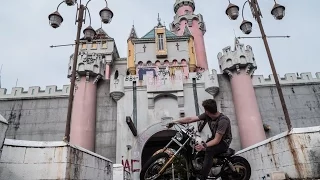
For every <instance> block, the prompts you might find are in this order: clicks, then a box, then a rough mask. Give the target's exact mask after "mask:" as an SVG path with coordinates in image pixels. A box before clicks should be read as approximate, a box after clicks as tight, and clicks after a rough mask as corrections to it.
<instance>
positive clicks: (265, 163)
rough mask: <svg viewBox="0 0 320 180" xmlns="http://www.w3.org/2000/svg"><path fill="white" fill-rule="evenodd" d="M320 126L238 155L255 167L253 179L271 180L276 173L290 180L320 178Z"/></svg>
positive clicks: (298, 129) (305, 129)
mask: <svg viewBox="0 0 320 180" xmlns="http://www.w3.org/2000/svg"><path fill="white" fill-rule="evenodd" d="M319 139H320V126H315V127H309V128H294V129H293V130H292V131H291V132H290V133H288V132H284V133H281V134H279V135H277V136H274V137H272V138H270V139H267V140H265V141H263V142H260V143H258V144H255V145H253V146H251V147H248V148H246V149H243V150H241V151H239V152H237V155H239V156H242V157H244V158H246V159H247V160H248V161H249V163H250V165H251V171H252V175H251V179H252V180H256V179H265V180H271V177H272V175H274V174H273V173H277V174H281V173H282V174H286V175H287V176H288V177H289V178H290V179H319V178H320V141H319Z"/></svg>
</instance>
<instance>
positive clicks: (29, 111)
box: [0, 80, 117, 161]
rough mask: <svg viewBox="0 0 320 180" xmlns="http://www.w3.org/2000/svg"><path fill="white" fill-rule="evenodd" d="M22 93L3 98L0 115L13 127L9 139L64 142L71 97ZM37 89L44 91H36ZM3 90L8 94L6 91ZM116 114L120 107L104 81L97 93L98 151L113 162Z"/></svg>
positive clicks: (7, 136)
mask: <svg viewBox="0 0 320 180" xmlns="http://www.w3.org/2000/svg"><path fill="white" fill-rule="evenodd" d="M50 87H51V86H50ZM32 88H34V87H32ZM14 89H17V88H14ZM19 89H21V91H18V92H19V93H16V95H14V93H15V91H12V93H11V94H6V95H4V94H2V95H1V94H0V114H1V115H2V116H4V118H5V119H7V120H8V123H9V128H8V131H7V135H6V138H9V139H19V140H30V141H62V140H63V137H64V132H65V126H66V116H67V108H68V93H67V92H64V91H63V90H56V91H52V92H51V93H50V94H49V93H48V92H49V91H48V92H46V91H39V93H35V92H34V94H31V93H30V92H29V91H27V92H25V91H23V89H22V88H19ZM35 89H40V88H39V87H35ZM46 89H47V90H48V89H49V88H48V87H47V88H46ZM53 89H55V88H53ZM64 89H68V86H64ZM1 90H2V92H4V89H0V91H1ZM29 90H30V89H29ZM36 92H38V91H36ZM116 114H117V110H116V103H115V102H114V101H113V100H112V98H111V97H110V96H109V85H108V81H102V80H100V81H99V82H98V91H97V120H96V147H95V149H96V153H97V154H100V155H102V156H104V157H107V158H110V159H111V160H112V161H113V160H115V147H116V141H115V135H116V134H115V133H116Z"/></svg>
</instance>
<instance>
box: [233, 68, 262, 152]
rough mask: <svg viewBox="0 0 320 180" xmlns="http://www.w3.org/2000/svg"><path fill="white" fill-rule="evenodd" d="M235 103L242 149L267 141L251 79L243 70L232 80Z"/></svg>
mask: <svg viewBox="0 0 320 180" xmlns="http://www.w3.org/2000/svg"><path fill="white" fill-rule="evenodd" d="M231 87H232V95H233V103H234V107H235V112H236V118H237V121H238V126H239V133H240V140H241V146H242V148H246V147H248V146H251V145H253V144H256V143H258V142H261V141H263V140H265V139H266V135H265V132H264V129H263V124H262V119H261V115H260V111H259V107H258V103H257V99H256V94H255V91H254V88H253V85H252V81H251V77H250V76H249V75H247V74H246V73H245V72H244V71H243V70H241V71H240V73H239V74H237V73H236V72H234V73H233V76H232V78H231Z"/></svg>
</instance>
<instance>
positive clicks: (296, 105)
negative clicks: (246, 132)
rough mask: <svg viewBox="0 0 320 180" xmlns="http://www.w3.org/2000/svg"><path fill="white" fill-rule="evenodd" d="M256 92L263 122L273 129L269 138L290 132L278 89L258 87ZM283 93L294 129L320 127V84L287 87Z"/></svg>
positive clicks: (283, 88)
mask: <svg viewBox="0 0 320 180" xmlns="http://www.w3.org/2000/svg"><path fill="white" fill-rule="evenodd" d="M255 91H256V96H257V100H258V104H259V108H260V112H261V116H262V119H263V122H264V123H265V124H267V125H269V126H270V127H271V129H270V131H269V132H267V136H268V137H272V136H275V135H277V134H279V133H281V132H284V131H286V130H288V129H287V125H286V122H285V119H284V115H283V110H282V106H281V103H280V99H279V95H278V92H277V89H276V87H275V86H265V87H256V88H255ZM282 91H283V94H284V98H285V101H286V105H287V108H288V111H289V116H290V119H291V123H292V126H293V127H295V128H299V127H310V126H316V125H319V122H320V83H318V84H292V85H285V86H282Z"/></svg>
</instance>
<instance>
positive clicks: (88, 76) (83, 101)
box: [68, 28, 114, 152]
mask: <svg viewBox="0 0 320 180" xmlns="http://www.w3.org/2000/svg"><path fill="white" fill-rule="evenodd" d="M108 44H109V45H108ZM110 46H111V47H110ZM113 47H114V45H113V40H112V38H110V37H109V36H108V35H107V34H106V33H105V32H104V31H103V29H101V28H100V29H98V30H97V31H96V36H95V37H94V39H93V40H92V41H91V42H87V41H86V40H80V51H79V54H76V55H72V56H71V57H70V62H69V71H68V74H69V75H68V76H69V77H71V72H72V64H73V59H74V58H73V57H74V56H78V62H77V69H76V78H77V79H76V84H75V93H74V100H73V108H72V117H71V130H70V143H71V144H73V145H77V146H80V147H82V148H85V149H87V150H90V151H92V152H95V137H96V111H97V110H96V107H97V83H98V81H99V79H109V73H110V72H109V71H110V64H112V54H111V53H110V52H108V51H113Z"/></svg>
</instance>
